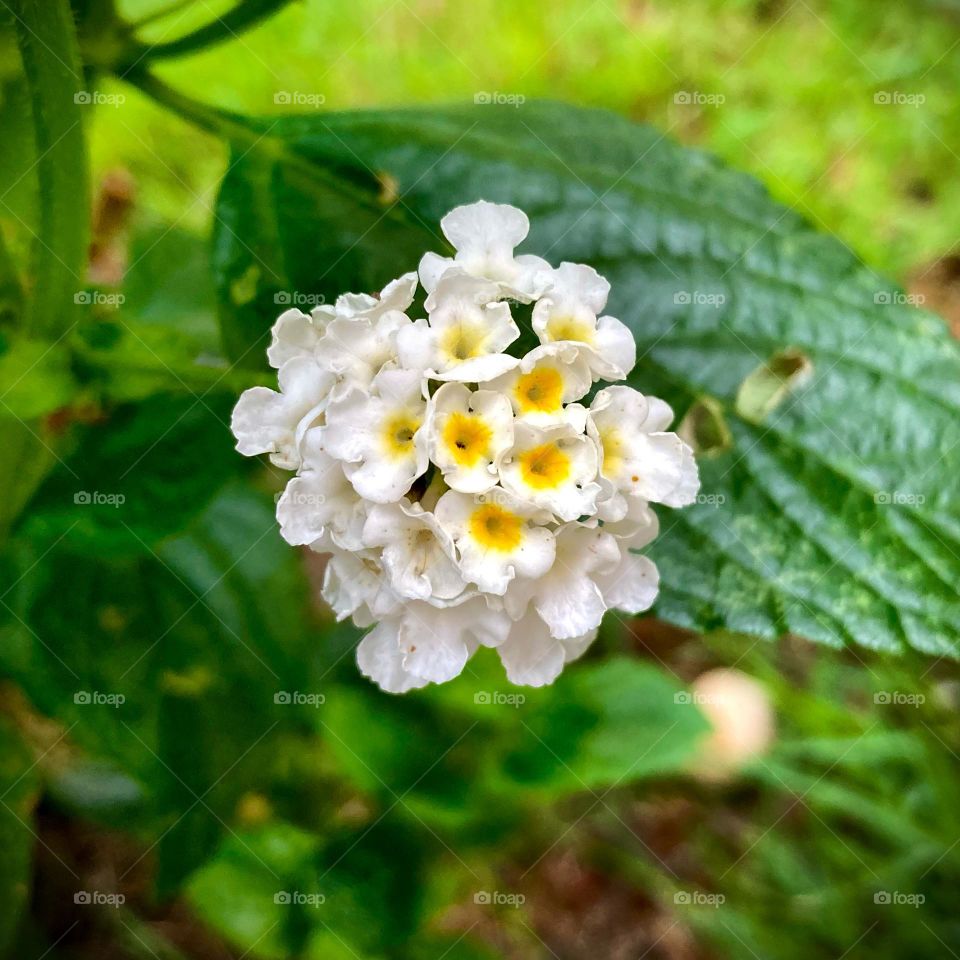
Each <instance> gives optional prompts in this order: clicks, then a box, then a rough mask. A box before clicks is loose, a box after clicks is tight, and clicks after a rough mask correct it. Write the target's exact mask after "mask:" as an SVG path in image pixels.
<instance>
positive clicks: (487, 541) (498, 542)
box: [470, 503, 523, 553]
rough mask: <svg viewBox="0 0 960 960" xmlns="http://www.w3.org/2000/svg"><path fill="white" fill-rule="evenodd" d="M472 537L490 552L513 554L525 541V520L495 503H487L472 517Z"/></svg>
mask: <svg viewBox="0 0 960 960" xmlns="http://www.w3.org/2000/svg"><path fill="white" fill-rule="evenodd" d="M470 535H471V536H472V537H473V539H474V540H475V541H476V542H477V543H479V544H480V546H482V547H486V548H487V549H488V550H497V551H500V552H501V553H511V552H512V551H513V550H516V549H517V547H519V546H520V542H521V540H523V518H522V517H519V516H517V514H515V513H511V512H510V511H509V510H505V509H504V508H503V507H501V506H498V505H497V504H495V503H485V504H483V505H482V506H480V507H478V508H477V509H476V510H474V511H473V513H472V515H471V516H470Z"/></svg>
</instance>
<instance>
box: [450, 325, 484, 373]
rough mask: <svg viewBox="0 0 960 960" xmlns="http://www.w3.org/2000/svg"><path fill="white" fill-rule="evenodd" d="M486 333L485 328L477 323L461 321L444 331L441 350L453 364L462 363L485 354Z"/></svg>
mask: <svg viewBox="0 0 960 960" xmlns="http://www.w3.org/2000/svg"><path fill="white" fill-rule="evenodd" d="M485 339H486V333H485V331H484V329H483V327H481V326H479V325H478V324H475V323H465V322H464V321H462V320H461V321H460V322H459V323H457V324H455V325H454V326H451V327H448V328H447V329H446V330H444V332H443V335H442V336H441V337H440V349H441V351H442V352H443V354H444V355H445V356H446V357H447V359H448V360H450V361H451V362H453V363H461V362H462V361H464V360H469V359H470V358H471V357H479V356H481V355H482V354H483V344H484V340H485Z"/></svg>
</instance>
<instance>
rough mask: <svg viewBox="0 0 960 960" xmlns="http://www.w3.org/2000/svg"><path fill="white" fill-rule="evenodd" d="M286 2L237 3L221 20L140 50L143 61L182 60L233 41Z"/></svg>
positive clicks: (257, 0)
mask: <svg viewBox="0 0 960 960" xmlns="http://www.w3.org/2000/svg"><path fill="white" fill-rule="evenodd" d="M290 2H291V0H240V2H239V3H238V4H237V5H236V6H235V7H233V8H232V9H231V10H228V11H227V12H226V13H225V14H224V15H223V16H222V17H217V18H216V19H215V20H212V21H211V22H210V23H207V24H204V26H202V27H198V28H197V29H196V30H193V31H192V32H190V33H188V34H187V35H186V36H183V37H179V38H178V39H176V40H171V41H169V42H167V43H148V44H146V45H145V46H144V47H143V48H142V55H143V57H144V59H146V60H160V59H169V58H172V57H184V56H187V55H188V54H191V53H196V52H198V51H200V50H205V49H207V48H209V47H212V46H214V45H215V44H218V43H223V42H224V41H226V40H235V39H236V38H237V37H239V36H240V35H241V34H243V33H246V32H247V31H248V30H250V29H252V28H253V27H256V26H257V25H258V24H260V23H261V22H262V21H263V20H266V19H267V17H269V16H272V15H273V14H274V13H276V11H277V10H280V9H281V8H283V7H285V6H286V5H287V4H288V3H290Z"/></svg>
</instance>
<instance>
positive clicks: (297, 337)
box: [267, 306, 333, 369]
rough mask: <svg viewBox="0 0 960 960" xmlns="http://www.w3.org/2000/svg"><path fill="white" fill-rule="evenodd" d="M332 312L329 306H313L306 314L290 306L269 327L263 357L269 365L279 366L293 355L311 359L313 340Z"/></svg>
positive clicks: (291, 358) (319, 335) (292, 357)
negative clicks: (267, 342)
mask: <svg viewBox="0 0 960 960" xmlns="http://www.w3.org/2000/svg"><path fill="white" fill-rule="evenodd" d="M332 315H333V311H332V310H331V309H330V308H329V307H322V306H321V307H316V308H315V309H314V310H312V311H311V312H310V314H306V313H303V311H301V310H298V309H297V308H296V307H293V308H292V309H290V310H284V312H283V313H281V314H280V316H279V317H277V321H276V323H274V325H273V327H272V329H271V330H270V346H269V347H267V360H268V361H269V362H270V366H271V367H276V368H277V369H279V368H280V367H282V366H283V365H284V364H285V363H286V362H287V361H288V360H293V359H294V358H295V357H309V358H313V356H314V351H315V350H316V348H317V343H318V342H319V340H320V338H321V337H322V336H323V332H324V330H326V328H327V323H328V322H329V321H330V319H331V318H332Z"/></svg>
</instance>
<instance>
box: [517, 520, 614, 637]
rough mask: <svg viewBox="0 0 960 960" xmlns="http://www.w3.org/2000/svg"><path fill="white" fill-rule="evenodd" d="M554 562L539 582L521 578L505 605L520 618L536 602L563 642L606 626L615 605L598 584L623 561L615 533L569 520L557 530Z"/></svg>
mask: <svg viewBox="0 0 960 960" xmlns="http://www.w3.org/2000/svg"><path fill="white" fill-rule="evenodd" d="M556 539H557V556H556V559H555V560H554V563H553V566H552V567H551V568H550V569H549V570H548V571H547V572H546V573H545V574H544V575H543V576H542V577H540V578H539V579H538V580H517V581H514V582H513V583H512V584H511V585H510V589H509V590H507V593H506V595H505V596H504V607H505V608H506V610H507V612H508V613H509V614H510V615H511V616H512V617H513V618H514V619H519V618H520V617H521V616H523V614H524V613H525V612H526V610H527V607H528V605H529V604H530V603H532V604H533V606H534V607H535V609H536V611H537V613H538V614H539V615H540V618H541V619H542V620H543V622H544V623H546V625H547V627H548V628H549V630H550V635H551V636H552V637H553V638H554V639H557V640H571V639H573V638H574V637H579V636H583V635H584V634H586V633H589V631H591V630H594V629H596V628H597V627H599V626H600V621H601V619H602V618H603V615H604V613H605V612H606V610H607V608H608V607H609V606H611V604H609V603H608V602H607V600H606V598H605V597H604V595H603V591H602V590H601V589H600V587H599V586H598V584H597V582H596V581H597V579H598V577H599V576H601V575H603V574H607V573H611V572H613V571H615V570H616V569H617V568H618V567H619V565H620V561H621V554H620V546H619V544H618V543H617V540H616V538H615V537H613V536H611V535H610V534H609V533H606V532H605V531H604V530H603V529H601V528H593V529H591V528H590V527H582V526H579V525H577V524H568V525H567V526H565V527H563V529H561V530H560V531H559V532H558V533H557V538H556Z"/></svg>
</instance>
